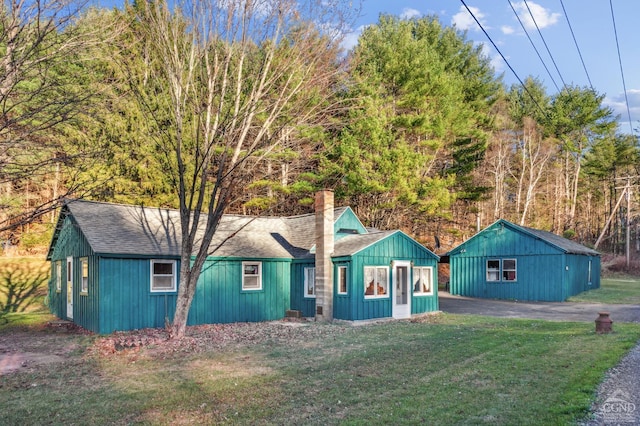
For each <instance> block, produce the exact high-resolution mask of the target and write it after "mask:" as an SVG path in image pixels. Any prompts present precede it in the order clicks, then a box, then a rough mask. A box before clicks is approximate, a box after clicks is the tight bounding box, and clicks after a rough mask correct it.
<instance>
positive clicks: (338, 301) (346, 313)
mask: <svg viewBox="0 0 640 426" xmlns="http://www.w3.org/2000/svg"><path fill="white" fill-rule="evenodd" d="M339 266H346V267H347V294H338V267H339ZM333 268H334V269H333V276H334V277H335V278H334V282H335V289H334V292H333V296H334V300H333V317H334V318H336V319H342V320H347V321H352V320H353V319H354V313H355V310H356V304H357V303H362V300H363V299H362V298H359V297H358V296H357V291H356V288H355V287H354V283H355V282H356V281H355V279H356V278H355V268H354V266H353V262H351V261H338V262H334V266H333Z"/></svg>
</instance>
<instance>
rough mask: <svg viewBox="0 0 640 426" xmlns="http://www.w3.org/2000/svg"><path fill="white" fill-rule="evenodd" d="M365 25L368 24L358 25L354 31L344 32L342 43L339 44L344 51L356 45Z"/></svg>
mask: <svg viewBox="0 0 640 426" xmlns="http://www.w3.org/2000/svg"><path fill="white" fill-rule="evenodd" d="M367 27H368V25H360V26H359V27H358V28H356V29H355V30H354V31H351V32H349V33H347V34H345V36H344V38H343V39H342V43H341V44H340V45H341V47H342V49H344V51H345V52H348V51H350V50H351V49H353V48H354V47H356V45H357V44H358V38H360V35H361V34H362V32H363V31H364V30H365V28H367Z"/></svg>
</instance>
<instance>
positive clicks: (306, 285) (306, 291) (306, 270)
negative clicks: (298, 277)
mask: <svg viewBox="0 0 640 426" xmlns="http://www.w3.org/2000/svg"><path fill="white" fill-rule="evenodd" d="M310 271H313V282H309V281H311V280H310V279H309V272H310ZM309 284H311V286H312V288H313V294H309ZM304 298H305V299H315V298H316V268H311V267H307V268H304Z"/></svg>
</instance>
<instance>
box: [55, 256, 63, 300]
mask: <svg viewBox="0 0 640 426" xmlns="http://www.w3.org/2000/svg"><path fill="white" fill-rule="evenodd" d="M61 291H62V262H61V261H59V260H58V261H57V262H56V292H57V293H60V292H61Z"/></svg>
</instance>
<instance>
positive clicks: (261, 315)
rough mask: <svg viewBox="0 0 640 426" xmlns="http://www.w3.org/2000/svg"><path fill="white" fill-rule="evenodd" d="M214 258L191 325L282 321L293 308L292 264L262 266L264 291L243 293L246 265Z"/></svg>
mask: <svg viewBox="0 0 640 426" xmlns="http://www.w3.org/2000/svg"><path fill="white" fill-rule="evenodd" d="M243 260H249V259H238V260H229V259H216V258H210V259H209V260H207V262H206V263H205V265H204V268H203V271H202V275H201V276H200V280H199V281H198V286H197V289H196V294H195V296H194V298H193V303H192V305H191V310H190V311H189V320H188V322H187V323H188V324H190V325H195V324H217V323H230V322H258V321H273V320H278V319H282V318H284V316H285V312H286V311H287V310H288V309H289V308H290V300H291V295H290V291H289V282H290V281H291V276H290V274H291V261H290V260H288V259H285V260H282V259H250V260H251V261H259V262H262V288H261V289H260V290H242V261H243Z"/></svg>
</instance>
